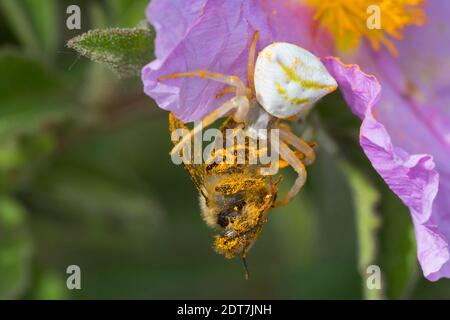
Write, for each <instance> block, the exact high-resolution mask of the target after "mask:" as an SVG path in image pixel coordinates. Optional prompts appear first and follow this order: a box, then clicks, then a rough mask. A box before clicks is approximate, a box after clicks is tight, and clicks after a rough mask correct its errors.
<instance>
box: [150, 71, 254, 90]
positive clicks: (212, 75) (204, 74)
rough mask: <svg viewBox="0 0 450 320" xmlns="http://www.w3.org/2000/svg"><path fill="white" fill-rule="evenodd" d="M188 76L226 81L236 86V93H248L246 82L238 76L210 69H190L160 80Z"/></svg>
mask: <svg viewBox="0 0 450 320" xmlns="http://www.w3.org/2000/svg"><path fill="white" fill-rule="evenodd" d="M187 77H199V78H204V79H209V80H214V81H217V82H221V83H225V84H227V85H229V86H232V87H235V88H236V95H238V96H243V95H246V93H247V87H246V86H245V84H244V83H243V82H242V81H241V79H239V78H238V77H236V76H228V75H225V74H221V73H217V72H212V71H208V70H198V71H189V72H179V73H174V74H169V75H167V76H164V77H160V78H159V79H158V80H159V81H164V80H168V79H176V78H187Z"/></svg>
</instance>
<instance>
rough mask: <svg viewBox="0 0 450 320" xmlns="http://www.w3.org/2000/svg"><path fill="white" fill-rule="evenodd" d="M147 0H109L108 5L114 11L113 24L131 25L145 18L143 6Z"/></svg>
mask: <svg viewBox="0 0 450 320" xmlns="http://www.w3.org/2000/svg"><path fill="white" fill-rule="evenodd" d="M148 4H149V1H148V0H111V1H108V5H109V6H110V7H111V8H112V10H113V12H114V17H115V19H114V22H115V23H114V25H115V26H119V27H132V26H135V25H137V24H138V23H139V22H140V21H141V20H143V19H144V18H145V16H144V14H145V8H146V7H147V6H148Z"/></svg>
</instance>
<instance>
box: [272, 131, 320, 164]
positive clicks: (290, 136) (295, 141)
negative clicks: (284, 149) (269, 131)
mask: <svg viewBox="0 0 450 320" xmlns="http://www.w3.org/2000/svg"><path fill="white" fill-rule="evenodd" d="M279 130H280V131H279V132H280V139H281V140H283V141H284V142H286V143H287V144H290V145H291V146H293V147H294V148H295V149H297V150H298V151H300V152H301V153H303V154H304V155H305V160H304V162H305V164H306V165H309V164H312V163H313V162H314V161H315V160H316V153H315V152H314V149H313V148H312V147H311V146H310V145H309V144H308V143H307V142H306V141H305V140H303V139H301V138H299V137H297V136H296V135H295V134H294V133H292V131H290V130H289V129H287V128H283V127H279Z"/></svg>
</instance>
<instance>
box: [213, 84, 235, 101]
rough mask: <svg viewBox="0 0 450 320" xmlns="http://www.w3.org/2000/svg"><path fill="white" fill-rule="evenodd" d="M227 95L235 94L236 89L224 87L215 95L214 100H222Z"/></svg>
mask: <svg viewBox="0 0 450 320" xmlns="http://www.w3.org/2000/svg"><path fill="white" fill-rule="evenodd" d="M229 93H234V94H236V87H230V86H227V87H224V88H223V89H222V90H220V91H219V92H217V94H216V99H220V98H222V97H223V96H224V95H227V94H229Z"/></svg>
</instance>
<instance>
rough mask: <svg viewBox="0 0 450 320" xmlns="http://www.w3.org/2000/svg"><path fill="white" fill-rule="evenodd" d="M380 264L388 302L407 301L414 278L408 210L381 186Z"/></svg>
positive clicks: (413, 252) (414, 257) (413, 254)
mask: <svg viewBox="0 0 450 320" xmlns="http://www.w3.org/2000/svg"><path fill="white" fill-rule="evenodd" d="M381 190H382V196H383V198H382V201H381V204H380V211H381V212H382V213H383V226H382V228H381V232H380V249H381V250H380V255H381V256H380V262H381V267H382V270H383V274H384V276H385V278H386V295H387V297H388V298H389V299H402V298H405V297H407V295H408V294H409V292H410V290H411V289H412V288H413V286H414V285H415V281H416V279H417V274H418V265H417V258H416V243H415V240H414V239H415V236H414V229H413V225H412V221H411V216H410V214H409V211H408V208H407V207H406V206H405V205H404V204H403V203H402V202H401V201H400V199H398V198H397V196H396V195H395V194H394V193H393V192H392V191H391V190H389V188H388V187H387V186H386V185H384V184H382V186H381Z"/></svg>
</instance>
